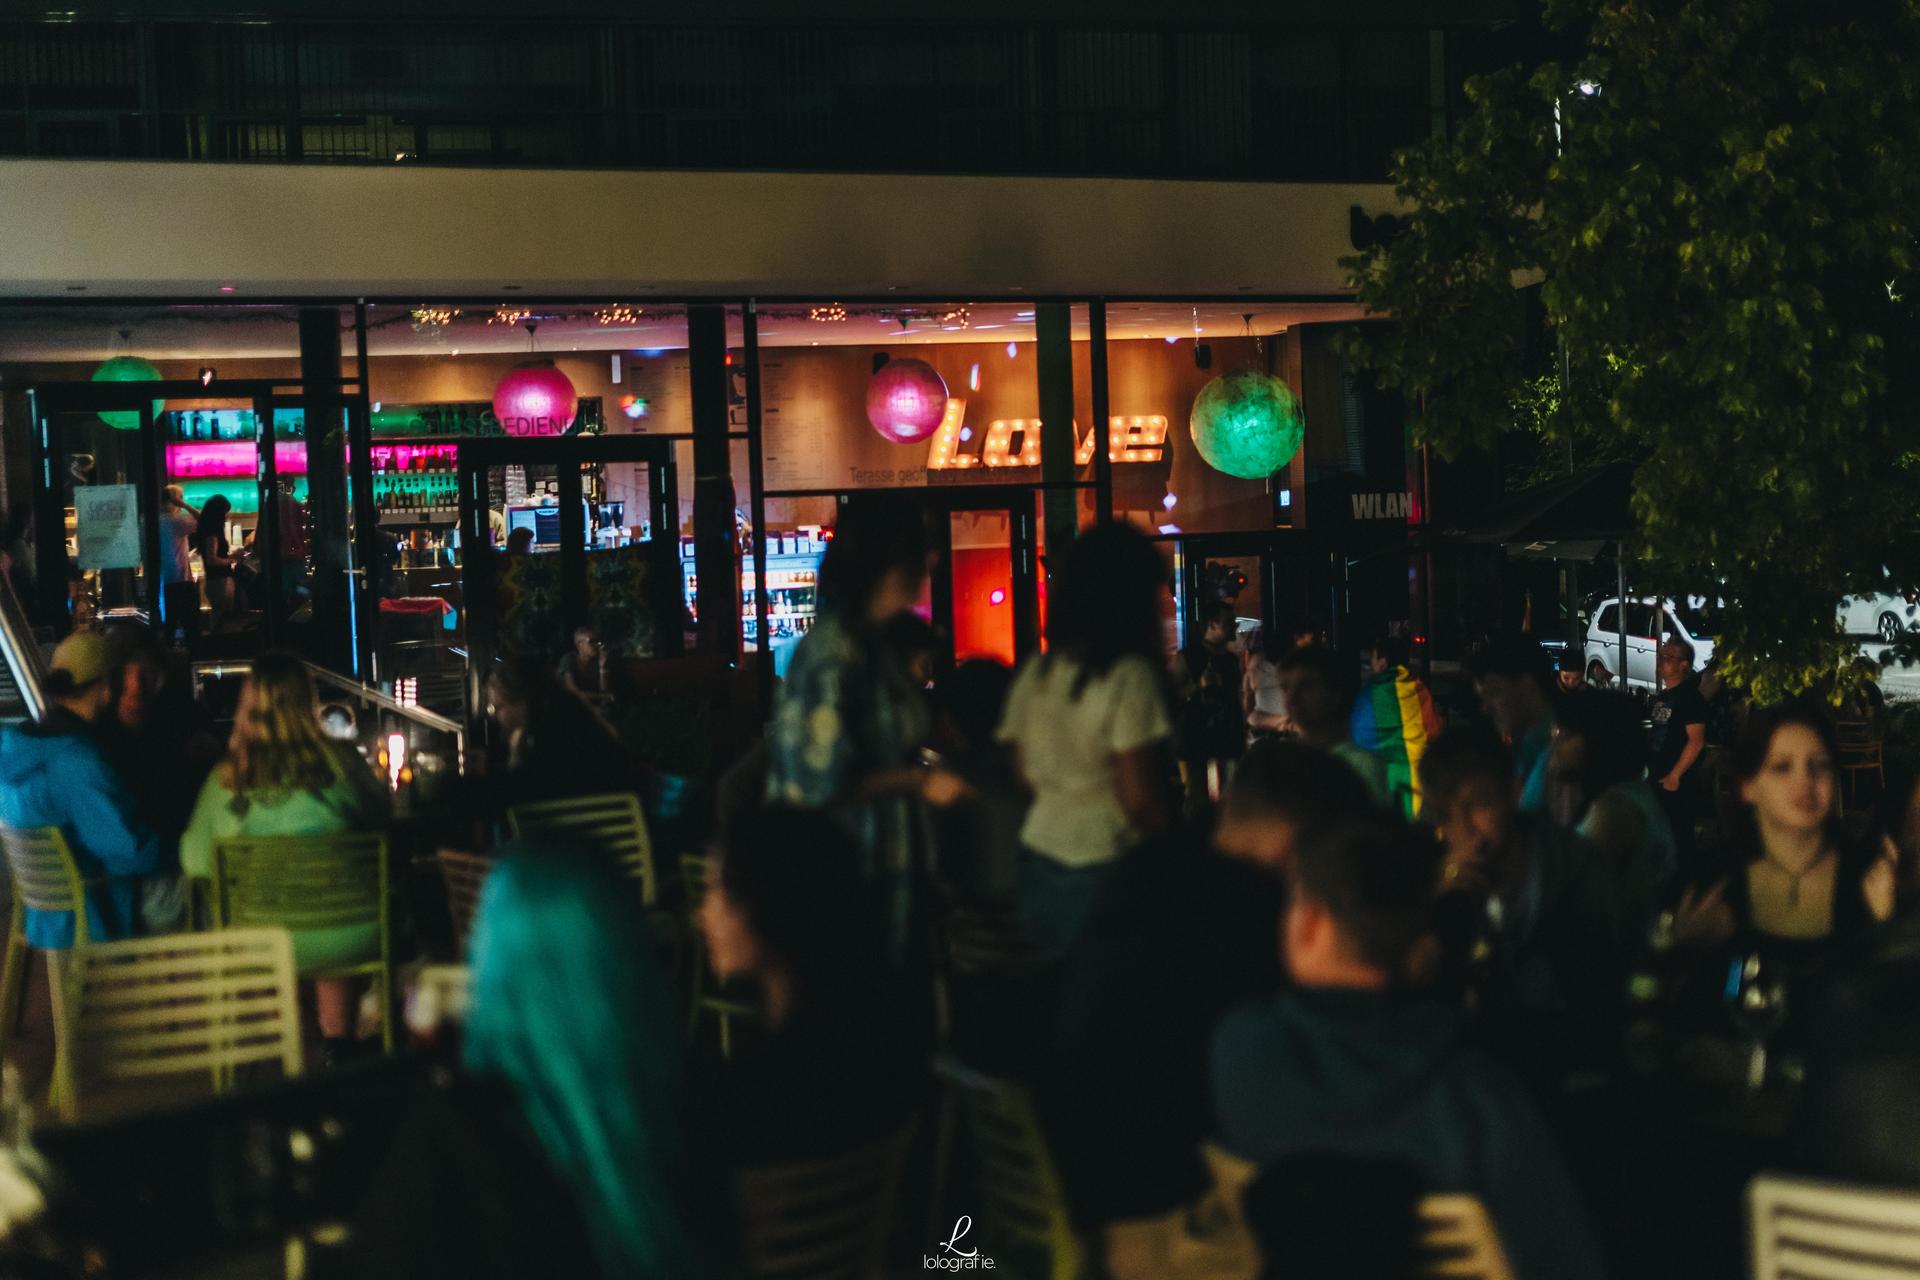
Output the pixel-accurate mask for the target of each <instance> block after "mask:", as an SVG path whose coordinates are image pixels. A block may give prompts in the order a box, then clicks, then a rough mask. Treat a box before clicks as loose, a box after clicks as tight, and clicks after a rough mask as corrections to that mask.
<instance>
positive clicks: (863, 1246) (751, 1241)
mask: <svg viewBox="0 0 1920 1280" xmlns="http://www.w3.org/2000/svg"><path fill="white" fill-rule="evenodd" d="M912 1137H913V1129H912V1126H911V1125H909V1126H907V1127H905V1128H902V1129H901V1130H900V1131H899V1132H898V1133H895V1134H892V1135H890V1136H888V1137H886V1138H883V1139H881V1140H880V1141H879V1142H875V1143H871V1144H869V1145H867V1146H864V1147H857V1148H855V1149H854V1150H852V1151H849V1152H847V1153H845V1154H844V1155H838V1156H833V1157H831V1158H829V1159H825V1160H810V1161H806V1162H802V1163H795V1164H783V1165H769V1166H766V1167H763V1168H758V1169H744V1170H742V1171H741V1173H740V1176H739V1184H738V1185H739V1193H740V1208H741V1219H742V1227H743V1229H744V1235H745V1244H746V1258H747V1274H748V1275H750V1276H758V1277H772V1276H796V1277H797V1276H806V1277H808V1278H809V1280H867V1278H868V1277H873V1278H875V1280H878V1277H880V1276H881V1275H882V1274H884V1270H885V1266H886V1248H887V1241H888V1237H889V1235H890V1233H891V1230H892V1227H893V1206H894V1198H895V1193H896V1191H897V1190H898V1188H899V1185H900V1175H901V1170H902V1169H903V1168H904V1167H905V1165H906V1161H907V1146H908V1143H909V1141H910V1140H911V1139H912Z"/></svg>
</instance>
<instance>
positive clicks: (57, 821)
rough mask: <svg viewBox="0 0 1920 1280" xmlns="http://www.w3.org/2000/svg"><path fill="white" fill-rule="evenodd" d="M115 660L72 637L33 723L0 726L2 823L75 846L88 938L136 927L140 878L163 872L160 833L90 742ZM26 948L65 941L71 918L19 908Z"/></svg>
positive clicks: (95, 643)
mask: <svg viewBox="0 0 1920 1280" xmlns="http://www.w3.org/2000/svg"><path fill="white" fill-rule="evenodd" d="M112 667H113V658H112V654H111V653H110V651H109V649H108V645H107V642H106V640H105V639H104V638H103V637H102V636H101V635H99V633H97V632H91V631H76V632H74V633H73V634H72V635H70V636H68V637H67V638H66V639H65V640H62V641H61V642H60V645H59V647H58V648H56V649H55V650H54V651H53V662H52V664H51V669H50V670H49V671H48V672H47V677H46V681H45V684H44V687H45V690H46V692H47V695H48V697H49V699H50V701H51V705H50V706H49V707H48V709H47V712H46V714H45V715H44V716H43V717H42V718H41V720H40V723H38V724H32V725H21V726H16V725H4V726H0V825H4V826H7V827H11V828H13V829H14V830H22V829H25V828H28V827H58V828H59V829H60V831H61V833H62V834H64V835H65V836H66V838H67V844H68V846H69V847H70V848H71V849H72V850H73V856H74V861H75V862H77V863H78V864H79V868H80V877H81V879H83V880H88V881H95V882H98V883H97V884H96V885H95V886H94V887H93V888H90V889H89V890H88V892H87V929H88V933H89V935H90V936H91V937H92V939H93V940H94V941H96V942H101V941H108V940H111V939H117V938H126V937H131V936H132V935H133V933H134V932H135V930H136V928H137V923H138V918H139V916H138V907H139V902H140V883H139V877H141V876H152V875H159V874H164V873H166V872H168V871H170V870H176V868H169V867H167V866H166V854H165V851H164V849H163V848H162V845H161V841H160V838H159V836H158V835H156V834H155V833H154V831H153V830H152V828H150V827H149V826H147V824H146V823H145V822H143V821H142V820H141V819H140V817H139V815H138V813H137V812H136V810H135V802H134V796H133V792H132V790H131V788H129V787H128V786H127V784H126V781H125V779H123V778H122V777H121V776H120V775H119V774H118V773H117V772H115V770H114V768H113V766H112V765H110V764H109V763H107V759H106V757H105V756H104V755H103V754H102V753H101V751H100V748H99V746H98V745H97V744H96V743H95V741H94V738H93V733H92V730H93V726H94V722H95V721H97V720H99V719H100V718H101V717H102V716H104V715H106V714H108V712H109V708H110V707H111V705H112V701H113V684H112V681H111V680H110V679H109V677H110V676H111V675H112ZM27 943H28V945H30V946H35V947H42V948H49V949H55V950H58V949H63V948H66V947H70V946H72V945H73V915H72V913H71V912H66V911H51V912H49V911H29V912H27Z"/></svg>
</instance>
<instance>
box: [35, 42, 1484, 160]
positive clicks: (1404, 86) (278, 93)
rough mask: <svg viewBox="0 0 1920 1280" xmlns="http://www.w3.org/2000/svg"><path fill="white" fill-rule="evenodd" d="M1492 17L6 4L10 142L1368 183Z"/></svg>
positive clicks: (1433, 114) (1427, 127)
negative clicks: (40, 9) (334, 19)
mask: <svg viewBox="0 0 1920 1280" xmlns="http://www.w3.org/2000/svg"><path fill="white" fill-rule="evenodd" d="M1278 8H1280V6H1276V9H1278ZM1288 8H1289V11H1290V7H1288ZM1477 38H1478V32H1477V30H1476V29H1442V28H1430V27H1428V26H1425V25H1404V26H1385V27H1383V26H1380V25H1378V24H1374V25H1371V26H1368V27H1365V28H1341V27H1327V28H1324V29H1315V28H1302V27H1301V26H1299V25H1298V24H1297V23H1296V22H1288V23H1285V24H1282V23H1280V22H1278V21H1275V22H1273V23H1271V24H1264V23H1245V24H1242V25H1239V26H1234V25H1206V26H1203V25H1197V24H1192V25H1189V24H1182V25H1173V24H1171V23H1169V24H1168V25H1162V26H1137V25H1136V26H1112V27H1096V26H1062V25H1060V24H1058V23H1045V22H1041V21H1039V20H1033V21H1029V22H1025V23H1019V22H1014V23H1003V24H1001V25H976V26H965V27H956V26H943V25H938V24H930V23H927V22H924V21H917V20H915V19H913V18H911V17H905V16H903V17H902V18H901V19H900V20H899V22H898V23H897V24H896V25H890V26H883V25H877V24H873V23H866V24H858V23H854V24H845V23H843V24H834V25H810V26H801V25H797V24H792V23H779V22H772V23H755V24H734V25H721V24H717V23H706V24H701V23H698V22H692V21H689V22H686V23H682V24H677V25H665V24H659V23H642V22H618V21H598V22H566V21H540V22H531V21H529V22H524V23H523V22H511V21H505V22H464V23H463V22H459V21H449V22H444V23H433V24H425V23H419V22H412V21H409V22H394V23H389V24H379V25H375V24H366V23H359V24H353V25H346V24H326V23H317V22H294V21H288V22H267V23H261V22H249V23H240V22H184V21H123V22H105V21H101V22H71V21H70V22H46V21H28V20H18V21H9V22H0V155H25V156H43V157H145V158H156V159H177V160H215V161H268V162H295V161H303V162H309V163H312V162H333V163H364V164H376V163H377V164H394V163H402V164H436V163H444V164H479V165H535V166H580V167H645V168H691V169H779V170H845V171H859V172H909V173H912V172H927V173H997V174H1027V173H1032V174H1109V175H1119V176H1137V177H1181V178H1229V179H1266V180H1362V181H1366V180H1377V179H1379V178H1381V177H1382V176H1383V175H1384V174H1385V172H1386V168H1387V161H1388V157H1389V155H1390V153H1391V152H1392V151H1393V150H1394V149H1395V148H1396V147H1400V146H1404V145H1406V144H1408V143H1411V142H1413V141H1416V140H1417V139H1419V138H1420V137H1421V136H1423V135H1424V134H1426V133H1428V132H1431V131H1432V130H1434V129H1436V128H1445V126H1446V115H1447V111H1448V109H1449V104H1450V102H1451V101H1452V99H1453V97H1454V95H1455V89H1456V86H1454V85H1453V84H1452V83H1450V77H1449V72H1448V70H1447V69H1448V68H1449V67H1451V66H1455V65H1458V64H1459V61H1460V60H1459V59H1458V58H1456V57H1454V56H1453V55H1454V52H1455V49H1456V46H1457V45H1460V44H1461V43H1462V42H1471V41H1472V40H1474V39H1477Z"/></svg>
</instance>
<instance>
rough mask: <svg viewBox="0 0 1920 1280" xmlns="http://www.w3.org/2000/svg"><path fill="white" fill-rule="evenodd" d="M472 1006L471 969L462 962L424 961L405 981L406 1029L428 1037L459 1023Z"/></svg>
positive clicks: (423, 1037) (428, 1038)
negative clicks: (437, 962) (434, 962)
mask: <svg viewBox="0 0 1920 1280" xmlns="http://www.w3.org/2000/svg"><path fill="white" fill-rule="evenodd" d="M472 1005H473V970H472V969H471V968H469V967H468V966H466V965H464V964H426V965H421V966H420V967H419V968H418V969H416V970H414V971H413V973H412V974H411V975H410V977H409V978H408V981H407V1004H406V1019H407V1030H408V1031H410V1032H412V1033H413V1034H414V1035H416V1036H418V1037H420V1038H421V1039H423V1040H430V1039H432V1038H433V1037H435V1036H437V1035H439V1034H440V1032H441V1031H442V1030H443V1029H444V1028H446V1027H447V1026H449V1025H451V1026H460V1025H462V1024H464V1023H465V1022H466V1020H467V1014H468V1012H469V1011H470V1010H471V1008H472Z"/></svg>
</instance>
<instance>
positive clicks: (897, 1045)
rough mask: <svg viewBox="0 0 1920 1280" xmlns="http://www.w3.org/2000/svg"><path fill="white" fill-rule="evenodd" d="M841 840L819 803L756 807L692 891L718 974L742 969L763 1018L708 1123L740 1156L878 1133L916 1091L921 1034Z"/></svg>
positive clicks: (921, 1074) (873, 907)
mask: <svg viewBox="0 0 1920 1280" xmlns="http://www.w3.org/2000/svg"><path fill="white" fill-rule="evenodd" d="M849 844H850V842H849V841H848V839H847V836H846V835H845V833H844V832H843V831H842V830H841V828H840V827H839V826H838V825H836V824H835V823H834V822H833V820H832V819H831V818H830V817H828V816H827V815H825V814H823V813H820V812H817V811H811V810H782V809H765V810H761V811H758V812H756V813H754V814H752V815H751V816H750V817H747V818H745V819H744V820H743V821H742V822H740V824H739V825H737V826H735V827H734V829H733V830H732V832H731V833H730V836H729V839H728V842H727V846H726V848H725V850H724V851H723V852H722V853H721V855H720V858H719V864H718V866H717V867H716V869H715V874H714V876H713V878H712V880H711V882H710V884H709V886H708V889H707V896H706V900H705V901H704V902H703V903H702V904H701V909H700V926H701V932H702V933H703V934H704V935H705V937H706V943H707V953H708V956H709V958H710V960H711V963H712V965H713V971H714V973H716V974H717V975H718V976H719V977H720V978H721V979H722V980H727V979H731V978H747V979H750V980H751V981H752V982H753V983H754V985H755V986H757V987H758V988H759V991H760V995H761V998H762V1000H763V1002H764V1007H765V1012H766V1020H767V1024H768V1028H769V1033H768V1035H767V1036H766V1038H765V1039H764V1041H762V1042H761V1043H759V1044H757V1045H755V1046H754V1047H752V1048H748V1049H743V1050H741V1051H739V1052H737V1053H736V1054H735V1056H734V1058H733V1059H732V1060H731V1061H730V1062H728V1063H727V1065H726V1069H725V1071H724V1072H723V1073H722V1075H721V1077H720V1080H719V1082H718V1090H717V1093H718V1096H717V1098H716V1099H715V1104H716V1105H715V1116H714V1118H715V1134H716V1137H717V1138H718V1139H719V1141H720V1142H721V1143H722V1145H723V1146H724V1148H725V1149H726V1151H727V1152H728V1154H729V1155H730V1156H731V1157H732V1159H733V1161H734V1163H735V1165H736V1166H737V1167H751V1166H755V1165H767V1164H783V1163H787V1162H790V1161H795V1160H805V1159H811V1158H817V1157H821V1156H828V1155H835V1154H838V1153H840V1152H843V1151H847V1150H849V1149H851V1148H854V1147H857V1146H861V1145H863V1144H865V1143H869V1142H873V1141H875V1140H877V1139H879V1138H882V1137H884V1136H885V1135H887V1134H889V1133H892V1132H894V1131H895V1130H896V1129H898V1128H899V1126H900V1125H901V1124H903V1123H904V1122H905V1121H906V1119H907V1117H908V1115H909V1114H910V1113H911V1112H912V1110H913V1109H914V1107H915V1106H916V1105H918V1103H919V1102H920V1100H921V1096H922V1094H923V1093H924V1088H925V1084H926V1048H927V1043H926V1037H925V1035H923V1034H921V1022H920V1020H919V1019H917V1018H915V1017H914V1016H913V1013H914V1011H913V1010H912V1009H911V1008H910V1007H909V1006H908V1005H907V1003H906V1002H905V1001H903V1000H902V999H901V998H900V995H899V992H898V990H897V988H896V986H895V983H894V979H893V978H892V972H893V970H892V969H891V967H890V966H889V965H888V964H887V963H886V927H885V917H884V915H883V909H882V904H881V900H880V899H879V897H878V895H877V894H876V893H875V891H874V890H873V888H872V887H871V884H870V882H869V881H868V880H867V879H866V878H865V877H864V876H863V875H862V874H861V872H860V867H859V863H858V860H857V859H856V857H855V854H854V852H853V850H852V849H851V848H850V847H849Z"/></svg>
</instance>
